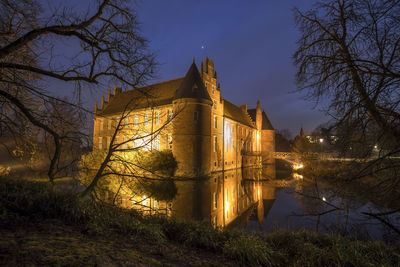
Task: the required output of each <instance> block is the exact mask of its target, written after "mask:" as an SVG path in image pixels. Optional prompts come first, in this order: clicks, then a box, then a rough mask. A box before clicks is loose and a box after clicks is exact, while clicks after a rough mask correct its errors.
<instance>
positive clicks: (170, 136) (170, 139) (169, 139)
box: [167, 134, 172, 145]
mask: <svg viewBox="0 0 400 267" xmlns="http://www.w3.org/2000/svg"><path fill="white" fill-rule="evenodd" d="M167 144H168V145H170V144H172V134H167Z"/></svg>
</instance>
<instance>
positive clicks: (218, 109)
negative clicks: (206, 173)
mask: <svg viewBox="0 0 400 267" xmlns="http://www.w3.org/2000/svg"><path fill="white" fill-rule="evenodd" d="M200 75H201V78H202V80H203V83H204V85H205V88H206V89H207V92H208V94H209V95H210V97H211V101H212V109H211V115H210V118H211V124H210V127H211V144H210V145H211V170H212V171H220V170H222V169H223V167H224V166H223V153H224V152H223V146H222V142H223V140H222V132H223V115H224V103H223V99H222V97H221V86H220V84H219V83H218V78H217V72H216V71H215V70H214V62H213V61H212V60H211V59H209V58H208V57H206V59H205V60H204V61H202V62H201V68H200Z"/></svg>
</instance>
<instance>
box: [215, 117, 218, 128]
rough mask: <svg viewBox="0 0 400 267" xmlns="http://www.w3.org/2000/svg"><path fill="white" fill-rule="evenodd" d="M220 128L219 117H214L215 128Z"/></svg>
mask: <svg viewBox="0 0 400 267" xmlns="http://www.w3.org/2000/svg"><path fill="white" fill-rule="evenodd" d="M217 127H218V119H217V115H214V128H217Z"/></svg>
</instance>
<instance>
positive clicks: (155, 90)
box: [97, 77, 184, 115]
mask: <svg viewBox="0 0 400 267" xmlns="http://www.w3.org/2000/svg"><path fill="white" fill-rule="evenodd" d="M183 79H184V78H183V77H182V78H177V79H173V80H169V81H165V82H161V83H156V84H151V85H148V86H145V87H141V88H137V89H132V90H129V91H125V92H122V93H120V94H118V95H116V96H113V97H112V98H111V101H110V103H107V104H106V105H105V107H104V108H103V110H100V111H99V112H98V113H97V114H98V115H112V114H116V113H121V112H123V111H124V109H125V107H126V106H127V105H129V106H128V108H129V109H138V108H147V107H152V106H153V107H154V106H160V105H166V104H170V103H172V100H173V98H174V95H175V92H176V90H177V89H178V88H179V86H180V85H181V83H182V81H183Z"/></svg>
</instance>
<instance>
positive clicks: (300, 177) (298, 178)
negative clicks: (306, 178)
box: [293, 173, 303, 180]
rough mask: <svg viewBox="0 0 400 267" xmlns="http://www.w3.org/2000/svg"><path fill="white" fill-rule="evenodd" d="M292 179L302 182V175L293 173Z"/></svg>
mask: <svg viewBox="0 0 400 267" xmlns="http://www.w3.org/2000/svg"><path fill="white" fill-rule="evenodd" d="M293 178H294V179H296V180H303V175H301V174H298V173H293Z"/></svg>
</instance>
